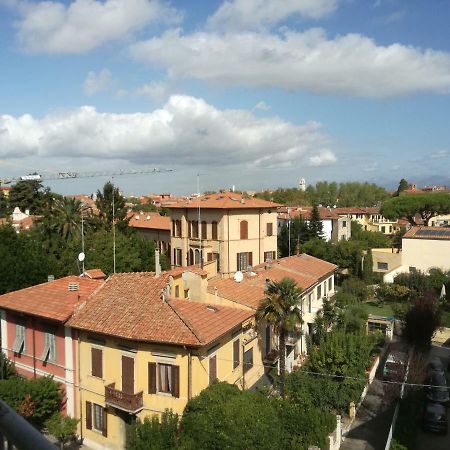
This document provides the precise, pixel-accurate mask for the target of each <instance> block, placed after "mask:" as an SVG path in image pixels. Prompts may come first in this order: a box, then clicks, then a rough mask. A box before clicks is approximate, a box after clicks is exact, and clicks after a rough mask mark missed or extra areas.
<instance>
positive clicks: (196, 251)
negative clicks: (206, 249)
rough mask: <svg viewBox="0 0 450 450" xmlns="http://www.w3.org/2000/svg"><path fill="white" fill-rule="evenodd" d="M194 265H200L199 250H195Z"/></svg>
mask: <svg viewBox="0 0 450 450" xmlns="http://www.w3.org/2000/svg"><path fill="white" fill-rule="evenodd" d="M194 264H200V250H198V249H197V250H195V259H194Z"/></svg>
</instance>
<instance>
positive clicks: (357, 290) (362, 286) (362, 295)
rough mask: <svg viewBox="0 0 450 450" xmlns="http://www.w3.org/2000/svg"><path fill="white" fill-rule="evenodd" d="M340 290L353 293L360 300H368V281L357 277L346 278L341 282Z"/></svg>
mask: <svg viewBox="0 0 450 450" xmlns="http://www.w3.org/2000/svg"><path fill="white" fill-rule="evenodd" d="M340 292H345V293H346V294H351V295H353V296H355V297H356V298H357V299H358V300H359V301H360V302H364V301H366V300H367V296H368V289H367V286H366V283H364V281H362V280H360V279H358V278H355V277H350V278H347V279H346V280H344V281H343V282H342V284H341V288H340Z"/></svg>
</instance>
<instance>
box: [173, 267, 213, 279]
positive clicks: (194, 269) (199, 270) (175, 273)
mask: <svg viewBox="0 0 450 450" xmlns="http://www.w3.org/2000/svg"><path fill="white" fill-rule="evenodd" d="M186 271H188V272H193V273H197V274H198V275H202V276H207V275H208V272H207V271H206V270H203V269H202V268H201V267H198V266H196V265H192V266H179V267H174V268H173V269H170V270H169V271H168V272H166V273H167V274H168V275H172V276H173V277H176V276H178V275H181V274H182V273H183V272H186Z"/></svg>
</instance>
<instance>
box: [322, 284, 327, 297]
mask: <svg viewBox="0 0 450 450" xmlns="http://www.w3.org/2000/svg"><path fill="white" fill-rule="evenodd" d="M323 295H324V296H326V295H327V283H326V282H325V283H323Z"/></svg>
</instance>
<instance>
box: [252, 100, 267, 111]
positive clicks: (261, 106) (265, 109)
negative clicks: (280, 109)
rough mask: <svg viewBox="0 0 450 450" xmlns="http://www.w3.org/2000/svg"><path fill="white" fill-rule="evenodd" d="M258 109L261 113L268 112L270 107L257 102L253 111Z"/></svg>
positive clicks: (264, 103) (262, 102)
mask: <svg viewBox="0 0 450 450" xmlns="http://www.w3.org/2000/svg"><path fill="white" fill-rule="evenodd" d="M256 109H259V110H261V111H269V110H270V105H268V104H267V103H266V102H265V101H263V100H261V101H259V102H258V103H257V104H256V105H255V106H254V107H253V110H256Z"/></svg>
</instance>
